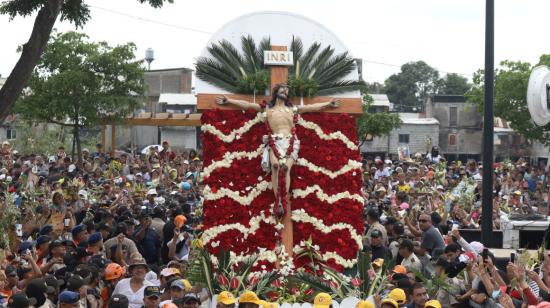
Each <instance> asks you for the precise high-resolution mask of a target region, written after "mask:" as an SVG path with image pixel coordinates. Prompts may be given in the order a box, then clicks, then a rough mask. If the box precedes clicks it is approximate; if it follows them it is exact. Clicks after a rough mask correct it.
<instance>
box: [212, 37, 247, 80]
mask: <svg viewBox="0 0 550 308" xmlns="http://www.w3.org/2000/svg"><path fill="white" fill-rule="evenodd" d="M207 50H208V52H209V53H210V54H211V55H212V57H213V58H214V60H216V62H218V63H219V64H220V65H222V66H223V67H224V69H225V70H226V71H228V72H230V73H231V76H232V77H233V78H234V79H238V78H239V77H241V75H242V73H241V72H240V70H239V65H240V62H239V61H237V62H235V61H234V60H233V59H232V57H231V55H230V54H229V53H228V52H227V51H226V50H225V48H224V47H223V46H222V45H221V43H220V44H218V45H215V44H213V45H212V46H210V47H208V48H207Z"/></svg>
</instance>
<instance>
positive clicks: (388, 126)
mask: <svg viewBox="0 0 550 308" xmlns="http://www.w3.org/2000/svg"><path fill="white" fill-rule="evenodd" d="M363 102H364V105H363V114H362V115H361V117H360V118H358V119H357V134H358V136H359V139H363V140H364V139H365V138H366V137H367V135H369V134H370V135H371V136H372V137H380V136H385V135H388V134H389V133H390V132H391V131H392V130H393V129H394V128H398V127H399V126H400V125H401V119H400V118H399V114H397V113H389V112H377V113H370V112H368V110H369V107H370V106H371V105H372V103H373V100H372V97H371V96H370V95H368V94H364V95H363Z"/></svg>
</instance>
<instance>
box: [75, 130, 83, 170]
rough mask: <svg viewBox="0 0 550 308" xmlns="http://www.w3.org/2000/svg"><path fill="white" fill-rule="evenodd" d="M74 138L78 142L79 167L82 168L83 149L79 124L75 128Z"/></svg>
mask: <svg viewBox="0 0 550 308" xmlns="http://www.w3.org/2000/svg"><path fill="white" fill-rule="evenodd" d="M73 136H74V140H75V141H76V155H77V157H78V159H77V166H79V167H82V148H81V145H80V127H78V124H77V125H75V126H74V130H73Z"/></svg>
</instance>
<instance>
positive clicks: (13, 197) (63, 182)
mask: <svg viewBox="0 0 550 308" xmlns="http://www.w3.org/2000/svg"><path fill="white" fill-rule="evenodd" d="M0 163H1V166H0V184H1V185H0V192H1V193H2V196H3V197H2V202H1V203H0V215H1V217H0V222H1V223H0V230H2V232H1V234H0V240H1V241H0V245H2V247H0V248H2V250H1V251H2V252H3V254H4V255H0V261H1V262H2V263H1V270H0V305H5V306H7V307H16V308H19V307H91V308H97V307H114V308H116V307H131V308H140V307H146V308H152V307H163V308H172V307H198V306H201V305H202V306H203V307H207V306H208V305H216V306H217V307H218V308H230V307H235V306H236V305H238V306H239V307H246V308H258V307H260V306H263V307H264V308H267V307H277V304H275V303H268V302H266V301H264V299H262V298H260V297H259V296H258V295H257V294H254V293H253V292H251V291H246V292H243V293H242V294H239V296H238V298H235V297H234V295H233V294H231V293H229V292H222V293H220V294H218V295H217V297H216V302H215V303H211V302H210V301H211V299H210V296H209V294H208V292H207V291H206V289H204V288H203V287H201V286H194V285H192V283H191V282H190V281H189V280H188V279H186V278H187V277H186V269H187V266H188V260H189V258H190V256H191V255H192V253H193V245H192V241H193V239H194V238H195V237H197V236H198V230H199V229H200V223H201V200H202V190H203V187H202V185H201V180H202V176H201V170H202V167H203V165H202V153H201V152H200V150H199V151H194V150H191V151H186V152H178V151H173V150H172V149H171V148H170V145H169V144H168V143H167V142H164V143H163V144H162V147H160V148H154V147H152V148H150V150H148V151H147V153H146V154H141V155H139V154H136V155H133V154H130V153H118V154H117V155H115V157H110V156H109V154H106V153H104V151H103V149H102V148H101V145H98V146H97V148H96V149H95V150H94V151H89V150H88V149H83V150H82V156H81V159H75V160H73V159H71V157H70V155H67V153H66V152H65V150H64V148H63V147H59V150H58V152H57V153H56V154H55V155H51V156H45V155H38V154H37V155H20V154H19V153H17V152H16V151H14V150H13V149H12V148H11V146H10V144H9V143H7V142H5V143H4V144H3V145H2V148H1V149H0ZM544 176H545V173H544V168H543V166H533V165H530V164H529V162H528V161H525V160H523V159H520V160H518V161H515V162H505V163H500V164H496V165H495V166H494V172H493V183H494V193H495V194H494V195H495V199H494V207H493V208H494V210H493V213H491V215H492V217H493V222H494V228H495V229H499V228H501V224H503V223H504V222H505V221H507V220H509V219H514V215H546V213H547V212H548V211H547V205H548V200H547V198H548V197H547V194H545V190H544V186H545V185H546V184H545V183H546V182H545V178H544ZM363 178H364V190H363V193H364V197H365V225H366V232H365V235H364V249H365V251H367V252H369V253H370V256H371V260H372V267H373V269H374V270H375V271H376V270H378V269H380V268H387V273H386V274H387V275H388V277H390V278H391V279H390V280H389V281H390V282H391V283H390V284H389V285H388V286H387V287H385V288H382V291H380V292H377V293H376V294H374V296H372V297H371V298H369V299H364V300H362V301H360V302H359V303H358V304H357V307H360V308H366V307H395V308H398V307H414V308H420V307H431V308H440V307H505V308H510V307H523V306H531V305H537V306H538V307H547V306H548V307H550V303H549V302H546V301H547V300H548V301H550V256H548V255H547V254H543V255H542V256H543V257H541V259H540V263H539V264H538V266H536V267H532V268H527V266H526V265H525V264H523V263H520V260H519V259H520V256H518V258H517V260H511V262H509V263H508V264H507V265H506V266H505V267H504V268H498V267H497V266H496V264H497V262H496V260H495V257H494V255H493V254H492V252H491V251H490V250H489V249H487V248H485V247H484V246H483V244H481V243H479V242H468V241H467V240H466V239H464V238H463V237H462V236H461V232H460V230H462V229H475V228H479V225H480V219H481V217H482V215H484V213H482V210H481V206H480V204H481V201H480V200H481V193H482V191H481V179H482V172H481V165H480V164H479V163H478V162H476V161H468V162H465V163H461V162H459V161H446V160H445V158H444V157H443V156H442V155H441V154H440V153H439V152H438V150H437V148H435V147H434V149H433V150H432V151H431V152H429V153H427V154H426V155H423V154H417V155H413V156H412V157H407V158H405V159H403V158H402V159H399V160H390V159H382V158H380V157H375V158H373V159H370V158H369V159H365V161H364V176H363ZM384 263H385V264H386V266H384ZM388 264H392V266H387V265H388ZM434 285H435V287H434ZM331 305H332V299H331V296H330V294H326V293H319V294H317V295H316V296H315V299H314V301H313V307H314V308H329V307H331Z"/></svg>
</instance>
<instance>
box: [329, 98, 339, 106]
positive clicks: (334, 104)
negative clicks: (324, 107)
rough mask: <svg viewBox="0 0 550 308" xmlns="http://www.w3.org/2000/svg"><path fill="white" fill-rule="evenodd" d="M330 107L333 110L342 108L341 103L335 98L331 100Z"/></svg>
mask: <svg viewBox="0 0 550 308" xmlns="http://www.w3.org/2000/svg"><path fill="white" fill-rule="evenodd" d="M329 106H330V107H331V108H338V107H340V101H339V100H337V99H335V98H333V99H331V100H330V103H329Z"/></svg>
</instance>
